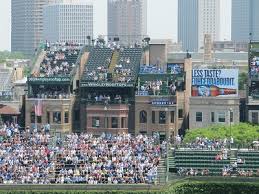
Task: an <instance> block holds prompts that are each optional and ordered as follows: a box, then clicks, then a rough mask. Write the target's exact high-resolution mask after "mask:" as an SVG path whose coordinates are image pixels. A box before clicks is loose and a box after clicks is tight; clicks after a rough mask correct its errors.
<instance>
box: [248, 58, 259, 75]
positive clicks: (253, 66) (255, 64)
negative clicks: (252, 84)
mask: <svg viewBox="0 0 259 194" xmlns="http://www.w3.org/2000/svg"><path fill="white" fill-rule="evenodd" d="M250 73H251V75H252V76H253V75H257V74H258V73H259V57H258V56H254V57H253V58H252V60H251V62H250Z"/></svg>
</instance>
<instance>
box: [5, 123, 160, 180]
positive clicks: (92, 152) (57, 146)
mask: <svg viewBox="0 0 259 194" xmlns="http://www.w3.org/2000/svg"><path fill="white" fill-rule="evenodd" d="M13 128H14V130H12V131H11V132H10V131H9V130H8V129H9V128H8V127H3V128H1V130H0V134H1V141H0V146H1V150H0V183H4V184H51V183H53V184H67V183H70V184H75V183H84V184H141V183H142V184H151V183H154V182H155V180H156V177H157V166H158V164H159V160H160V152H161V151H160V146H159V145H156V144H155V143H154V139H153V138H151V137H147V136H143V135H139V136H137V137H135V138H134V137H131V135H129V134H124V135H118V136H111V135H102V136H101V137H93V136H92V135H90V134H81V135H78V134H68V135H66V137H65V138H64V139H63V138H56V137H52V136H50V134H49V133H48V132H47V131H46V130H45V128H44V127H43V128H42V129H41V130H38V131H37V129H36V130H35V129H34V130H30V128H26V129H25V130H22V131H21V130H19V129H18V128H15V127H13Z"/></svg>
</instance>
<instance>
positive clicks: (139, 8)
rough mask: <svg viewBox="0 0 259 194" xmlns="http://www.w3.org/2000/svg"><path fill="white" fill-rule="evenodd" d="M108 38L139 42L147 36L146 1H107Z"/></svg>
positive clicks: (126, 42) (130, 42)
mask: <svg viewBox="0 0 259 194" xmlns="http://www.w3.org/2000/svg"><path fill="white" fill-rule="evenodd" d="M107 19H108V22H107V23H108V38H109V39H111V40H113V39H114V38H115V37H119V40H120V43H121V44H134V43H136V42H141V41H142V39H143V38H144V37H145V36H146V34H147V0H108V18H107Z"/></svg>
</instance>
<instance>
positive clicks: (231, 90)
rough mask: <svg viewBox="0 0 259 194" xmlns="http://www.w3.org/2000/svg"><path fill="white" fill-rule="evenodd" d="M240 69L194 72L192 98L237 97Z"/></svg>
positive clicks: (196, 70)
mask: <svg viewBox="0 0 259 194" xmlns="http://www.w3.org/2000/svg"><path fill="white" fill-rule="evenodd" d="M237 95H238V69H194V70H192V96H237Z"/></svg>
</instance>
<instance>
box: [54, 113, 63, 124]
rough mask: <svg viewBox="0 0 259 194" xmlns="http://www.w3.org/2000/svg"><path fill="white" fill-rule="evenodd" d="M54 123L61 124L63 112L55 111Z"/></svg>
mask: <svg viewBox="0 0 259 194" xmlns="http://www.w3.org/2000/svg"><path fill="white" fill-rule="evenodd" d="M53 123H55V124H61V112H53Z"/></svg>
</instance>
